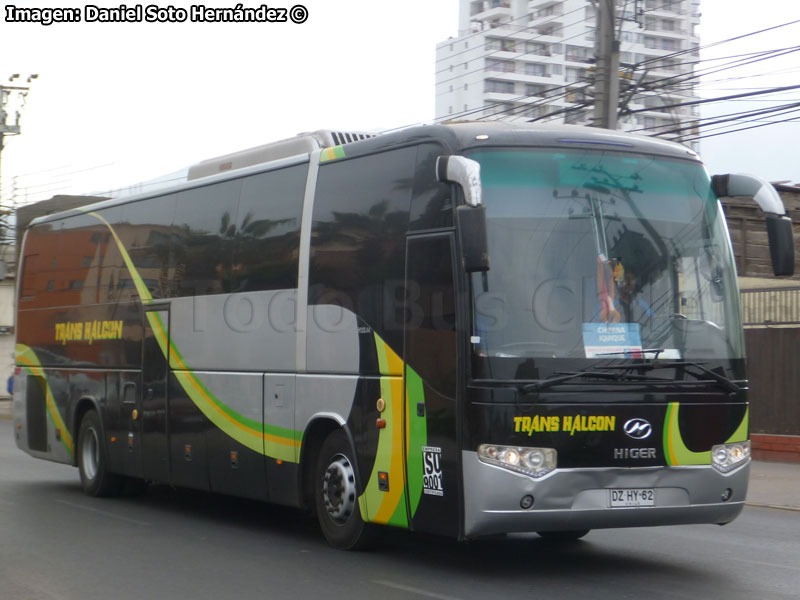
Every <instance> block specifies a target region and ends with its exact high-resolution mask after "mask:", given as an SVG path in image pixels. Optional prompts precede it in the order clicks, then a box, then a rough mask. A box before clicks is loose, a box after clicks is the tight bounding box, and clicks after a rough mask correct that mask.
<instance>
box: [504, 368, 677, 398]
mask: <svg viewBox="0 0 800 600" xmlns="http://www.w3.org/2000/svg"><path fill="white" fill-rule="evenodd" d="M598 368H600V369H607V368H609V367H598ZM612 368H613V367H612ZM557 375H558V376H557V377H550V378H549V379H541V380H539V381H534V382H533V383H528V384H526V385H523V386H521V387H520V390H521V391H523V392H525V393H529V392H538V391H541V390H546V389H547V388H551V387H553V386H556V385H559V384H561V383H564V382H567V381H569V380H571V379H575V378H577V377H595V378H597V379H613V380H614V381H663V382H666V381H671V380H669V379H663V378H657V377H649V376H647V375H634V374H631V373H608V372H606V371H575V372H572V373H559V374H557Z"/></svg>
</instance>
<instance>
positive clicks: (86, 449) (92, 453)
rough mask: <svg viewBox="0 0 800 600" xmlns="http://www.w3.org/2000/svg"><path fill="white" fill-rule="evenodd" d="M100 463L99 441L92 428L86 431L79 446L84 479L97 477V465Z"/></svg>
mask: <svg viewBox="0 0 800 600" xmlns="http://www.w3.org/2000/svg"><path fill="white" fill-rule="evenodd" d="M99 462H100V441H99V440H98V438H97V432H96V431H95V430H94V427H89V428H88V429H87V430H86V435H85V436H83V442H82V444H81V469H83V474H84V476H85V477H86V479H89V480H91V479H94V478H95V477H96V476H97V465H98V464H99Z"/></svg>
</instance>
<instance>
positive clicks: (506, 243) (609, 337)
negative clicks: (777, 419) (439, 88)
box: [470, 148, 744, 378]
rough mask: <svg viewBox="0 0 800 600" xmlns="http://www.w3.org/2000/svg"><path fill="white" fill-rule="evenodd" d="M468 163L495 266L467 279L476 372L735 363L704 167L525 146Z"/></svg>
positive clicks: (733, 290)
mask: <svg viewBox="0 0 800 600" xmlns="http://www.w3.org/2000/svg"><path fill="white" fill-rule="evenodd" d="M470 158H472V159H474V160H476V161H478V162H479V163H480V165H481V180H482V184H483V197H484V203H485V204H486V210H487V222H488V236H489V252H490V261H491V268H490V270H489V271H488V272H485V273H474V274H473V275H472V292H473V332H472V337H471V344H472V349H473V364H474V365H477V371H476V373H474V374H478V373H482V374H483V375H482V376H485V377H492V378H498V377H499V374H500V373H505V374H506V375H505V376H506V377H509V378H515V377H516V376H515V375H514V373H519V372H520V370H519V369H515V368H514V365H517V366H519V363H521V362H522V361H525V360H529V359H532V358H537V357H541V358H545V357H546V358H569V357H572V358H584V359H598V360H599V359H609V358H625V357H642V356H645V357H648V358H659V359H678V360H708V359H713V360H716V361H721V362H726V361H730V360H732V359H739V358H743V356H744V350H743V338H742V334H741V325H740V317H739V301H738V288H737V283H736V272H735V268H734V264H733V257H732V253H731V250H730V245H729V241H728V237H727V233H726V228H725V223H724V218H723V215H722V212H721V208H720V207H719V203H718V202H717V199H716V197H715V196H714V194H713V192H712V191H711V185H710V180H709V177H708V174H707V173H706V172H705V170H704V169H703V167H702V165H701V164H700V163H697V162H694V161H689V160H677V159H668V158H664V157H659V156H650V155H640V154H632V153H623V152H617V151H606V150H603V151H590V150H561V149H559V150H552V149H529V148H525V149H518V148H509V149H492V150H480V151H474V152H472V153H471V154H470ZM647 351H650V352H647ZM523 371H524V369H523ZM479 376H480V375H479Z"/></svg>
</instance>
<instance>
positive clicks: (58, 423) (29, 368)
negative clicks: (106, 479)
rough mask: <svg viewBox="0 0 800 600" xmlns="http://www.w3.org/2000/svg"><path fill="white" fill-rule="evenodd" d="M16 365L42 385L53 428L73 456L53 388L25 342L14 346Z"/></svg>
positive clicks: (71, 444) (72, 443) (67, 432)
mask: <svg viewBox="0 0 800 600" xmlns="http://www.w3.org/2000/svg"><path fill="white" fill-rule="evenodd" d="M16 350H17V352H16V356H17V365H18V366H19V367H21V368H23V369H25V371H26V372H27V373H28V374H29V375H33V376H34V377H36V380H37V381H38V382H39V384H40V385H41V386H42V388H43V391H44V395H45V406H46V407H47V414H48V415H50V420H51V421H52V422H53V425H54V426H55V428H56V429H57V430H58V431H59V432H60V433H61V443H62V444H63V446H64V448H66V450H67V452H68V453H69V455H70V456H72V457H74V456H75V444H74V442H73V440H72V435H71V434H70V432H69V427H67V425H66V423H64V419H63V418H62V417H61V412H60V411H59V410H58V407H57V406H56V401H55V398H54V397H53V390H52V389H50V384H49V383H48V382H47V375H46V374H45V371H44V369H43V368H42V365H41V363H40V362H39V359H38V358H37V356H36V353H35V352H34V351H33V349H32V348H30V347H28V346H26V345H25V344H17V348H16Z"/></svg>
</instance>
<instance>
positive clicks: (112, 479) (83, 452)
mask: <svg viewBox="0 0 800 600" xmlns="http://www.w3.org/2000/svg"><path fill="white" fill-rule="evenodd" d="M102 431H103V430H102V428H101V426H100V417H99V416H98V415H97V412H95V411H94V410H90V411H88V412H87V413H86V414H85V415H83V419H81V426H80V428H79V429H78V447H77V451H78V471H79V472H80V475H81V487H82V488H83V491H84V492H85V493H86V494H87V495H89V496H117V495H119V493H120V492H121V491H122V484H123V483H124V478H123V477H121V476H119V475H115V474H114V473H110V472H109V471H108V450H107V449H106V445H105V442H104V440H103V434H102Z"/></svg>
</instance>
